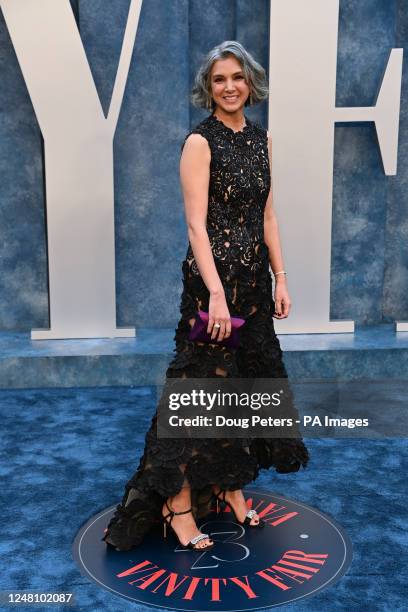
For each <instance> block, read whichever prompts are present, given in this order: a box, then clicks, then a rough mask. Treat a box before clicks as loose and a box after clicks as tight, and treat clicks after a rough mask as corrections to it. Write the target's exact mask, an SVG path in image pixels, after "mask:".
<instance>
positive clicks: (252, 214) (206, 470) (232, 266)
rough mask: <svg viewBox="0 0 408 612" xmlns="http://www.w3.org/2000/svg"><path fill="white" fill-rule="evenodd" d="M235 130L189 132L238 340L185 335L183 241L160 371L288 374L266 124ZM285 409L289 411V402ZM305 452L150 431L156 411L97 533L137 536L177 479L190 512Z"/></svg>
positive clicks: (272, 443)
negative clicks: (174, 309) (227, 342)
mask: <svg viewBox="0 0 408 612" xmlns="http://www.w3.org/2000/svg"><path fill="white" fill-rule="evenodd" d="M245 119H246V125H245V126H244V128H243V129H242V130H241V131H239V132H234V131H233V130H232V129H231V128H229V127H227V126H226V125H225V124H224V123H223V122H222V121H221V120H219V119H218V118H217V117H216V116H215V115H214V114H211V115H209V116H208V117H207V118H206V119H204V120H203V121H201V123H199V124H198V125H197V126H196V127H195V128H194V129H193V130H191V131H190V132H189V133H188V134H187V135H186V137H185V139H184V142H183V144H182V148H183V146H184V143H185V140H186V139H187V137H188V136H189V135H190V134H191V133H196V134H201V135H202V136H203V137H204V138H206V140H207V142H208V145H209V147H210V150H211V164H210V182H209V192H208V212H207V231H208V235H209V240H210V244H211V249H212V253H213V256H214V261H215V265H216V268H217V271H218V274H219V276H220V279H221V281H222V284H223V287H224V291H225V296H226V301H227V305H228V308H229V311H230V315H231V316H239V317H242V318H245V319H246V323H245V325H244V326H243V327H242V329H241V335H240V345H239V347H238V348H237V349H231V348H227V347H225V346H224V345H221V344H217V343H214V344H204V343H197V342H192V341H190V340H189V339H188V334H189V331H190V329H191V326H192V324H193V322H194V319H195V315H196V313H197V310H198V309H201V310H205V311H208V305H209V292H208V289H207V287H206V285H205V284H204V281H203V280H202V278H201V276H200V272H199V270H198V267H197V264H196V262H195V259H194V254H193V251H192V248H191V245H190V244H189V245H188V249H187V253H186V257H185V259H184V261H183V262H182V272H183V292H182V296H181V304H180V312H181V318H180V320H179V322H178V326H177V328H176V332H175V337H174V340H175V349H174V350H175V356H174V357H173V359H172V361H171V362H170V364H169V366H168V369H167V372H166V379H171V378H186V377H190V378H215V377H217V376H230V377H245V378H250V377H254V378H268V377H274V378H282V379H283V378H287V373H286V369H285V366H284V363H283V361H282V351H281V348H280V344H279V340H278V338H277V337H276V334H275V330H274V323H273V317H272V315H273V313H274V310H275V304H274V300H273V296H272V277H271V272H270V269H269V250H268V247H267V245H266V244H265V242H264V209H265V204H266V201H267V197H268V193H269V190H270V186H271V174H270V167H269V156H268V138H267V131H266V130H265V129H264V128H263V127H261V126H260V125H259V124H258V123H255V122H253V121H251V120H250V119H248V118H247V117H245ZM291 409H292V413H293V414H296V415H297V412H296V408H295V407H294V406H293V405H292V407H291ZM308 459H309V453H308V451H307V448H306V447H305V445H304V443H303V441H302V438H301V436H300V435H299V436H298V437H294V438H293V437H292V438H273V439H267V438H262V439H261V438H256V439H252V440H250V441H249V443H248V439H228V440H225V439H214V438H211V439H193V438H188V439H163V438H159V439H158V438H157V411H156V413H155V415H154V417H153V419H152V423H151V426H150V429H149V431H148V432H147V434H146V441H145V448H144V452H143V455H142V457H141V459H140V463H139V466H138V468H137V470H136V472H135V474H134V475H133V476H132V477H131V478H130V480H129V481H128V483H127V484H126V487H125V494H124V496H123V499H122V503H121V504H119V505H118V506H117V509H116V513H115V515H114V517H113V518H112V519H111V521H110V523H109V525H108V531H107V533H106V534H105V536H104V539H106V538H107V536H109V538H108V541H109V542H110V543H112V542H114V543H115V545H116V546H119V547H120V548H121V549H123V548H130V547H131V546H133V545H137V544H138V543H140V541H141V540H142V538H143V536H144V535H145V533H146V532H147V531H148V530H149V529H150V527H151V526H152V524H153V523H154V521H157V519H159V518H160V516H161V508H162V505H163V502H164V500H165V499H166V498H167V497H169V496H173V495H176V494H177V493H178V492H179V491H180V489H181V487H182V486H183V483H184V484H185V483H186V482H188V484H190V486H191V489H192V506H193V511H194V513H195V516H196V518H200V517H201V516H204V515H205V514H206V513H207V511H208V509H209V499H210V496H211V486H212V484H218V485H219V486H221V488H226V489H232V490H233V489H241V488H242V487H244V485H246V484H247V483H249V482H251V481H253V480H254V479H256V477H257V475H258V473H259V470H260V469H261V468H264V469H268V468H270V467H272V466H273V467H274V468H275V470H276V471H277V472H280V473H287V472H295V471H298V470H299V468H300V466H303V467H306V465H307V462H308Z"/></svg>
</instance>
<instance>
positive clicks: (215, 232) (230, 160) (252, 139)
mask: <svg viewBox="0 0 408 612" xmlns="http://www.w3.org/2000/svg"><path fill="white" fill-rule="evenodd" d="M245 121H246V125H245V126H244V128H243V129H242V130H241V131H239V132H234V130H232V129H231V128H229V127H227V126H226V125H225V124H224V123H223V122H222V121H221V120H220V119H218V118H217V117H216V116H215V115H214V114H211V115H209V116H208V117H207V118H206V119H204V120H203V121H202V122H201V123H199V124H198V125H197V126H196V127H195V128H194V129H192V130H191V131H190V132H189V133H188V134H187V135H186V137H185V139H184V142H183V144H182V146H181V149H183V147H184V144H185V142H186V140H187V138H188V136H189V135H190V134H193V133H194V134H201V135H202V136H203V137H204V138H206V140H207V142H208V144H209V147H210V151H211V163H210V180H209V186H208V212H207V231H208V235H209V239H210V244H211V248H212V252H213V256H214V260H215V263H216V266H217V269H218V272H219V273H220V275H221V278H222V279H223V280H225V281H229V280H232V279H233V278H237V277H241V278H242V279H243V278H247V280H253V279H254V277H255V276H256V273H257V272H258V270H259V269H260V266H261V264H262V260H264V258H265V256H266V257H267V246H266V244H265V243H264V210H265V204H266V200H267V198H268V194H269V190H270V186H271V178H270V167H269V156H268V138H267V131H266V129H264V128H263V127H261V126H260V125H259V124H258V123H255V122H253V121H251V120H250V119H248V117H245ZM186 260H187V261H188V263H189V267H190V271H191V274H193V275H199V271H198V268H197V266H196V263H195V261H194V255H193V253H192V249H191V245H189V247H188V250H187V254H186Z"/></svg>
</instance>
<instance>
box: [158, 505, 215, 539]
mask: <svg viewBox="0 0 408 612" xmlns="http://www.w3.org/2000/svg"><path fill="white" fill-rule="evenodd" d="M165 504H166V507H167V510H169V513H168V514H166V515H163V537H164V538H167V527H169V528H170V529H171V530H172V531H173V532H174V533H175V535H176V538H177V540H178V541H179V543H180V546H181V547H182V548H184V549H186V550H187V549H190V550H208V549H209V548H212V547H213V546H214V542H211V544H208V545H207V546H196V544H197V543H198V542H201V540H205V539H206V538H208V539H209V535H208V534H207V533H200V534H198V535H197V536H195V537H194V538H191V540H190V541H189V542H187V544H182V543H181V542H180V539H179V537H178V535H177V533H176V531H175V529H174V527H173V526H172V524H171V521H172V520H173V517H174V516H176V515H177V514H187V513H188V512H192V511H193V509H192V508H189V509H188V510H183V511H182V512H176V511H175V510H172V509H171V508H169V505H168V503H167V501H166V502H165ZM169 517H170V520H169V521H168V520H167V519H168V518H169Z"/></svg>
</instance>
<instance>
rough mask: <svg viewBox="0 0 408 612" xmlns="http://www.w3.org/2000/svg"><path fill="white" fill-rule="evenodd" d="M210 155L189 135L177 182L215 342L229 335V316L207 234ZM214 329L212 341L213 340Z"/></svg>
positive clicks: (201, 142) (196, 137)
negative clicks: (208, 300) (216, 326)
mask: <svg viewBox="0 0 408 612" xmlns="http://www.w3.org/2000/svg"><path fill="white" fill-rule="evenodd" d="M210 161H211V151H210V148H209V146H208V143H207V140H206V139H205V138H204V137H203V136H201V135H200V134H190V136H189V137H188V138H187V139H186V141H185V144H184V148H183V152H182V155H181V158H180V180H181V187H182V191H183V198H184V209H185V215H186V223H187V228H188V237H189V240H190V244H191V248H192V250H193V254H194V259H195V261H196V263H197V267H198V270H199V272H200V274H201V277H202V279H203V281H204V283H205V285H206V287H207V289H208V291H209V293H210V308H209V324H208V328H207V329H208V332H211V331H212V329H213V325H214V323H215V322H216V321H217V322H219V323H221V328H220V330H219V335H218V340H222V338H223V337H224V335H225V336H228V335H229V334H230V333H231V323H230V314H229V311H228V307H227V303H226V300H225V293H224V287H223V285H222V282H221V279H220V277H219V274H218V271H217V268H216V266H215V262H214V257H213V253H212V250H211V245H210V240H209V237H208V233H207V227H206V222H207V209H208V185H209V180H210ZM217 332H218V329H217V328H215V329H214V331H213V334H212V337H215V336H216V333H217Z"/></svg>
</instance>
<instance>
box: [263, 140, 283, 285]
mask: <svg viewBox="0 0 408 612" xmlns="http://www.w3.org/2000/svg"><path fill="white" fill-rule="evenodd" d="M268 150H269V167H270V169H271V189H270V191H269V195H268V199H267V200H266V206H265V212H264V241H265V243H266V244H267V246H268V249H269V262H270V264H271V268H272V272H273V273H275V272H279V270H283V258H282V251H281V244H280V237H279V226H278V220H277V218H276V214H275V209H274V207H273V195H272V139H271V137H270V135H269V132H268ZM276 281H277V282H285V275H284V274H279V275H278V276H277V277H276Z"/></svg>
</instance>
